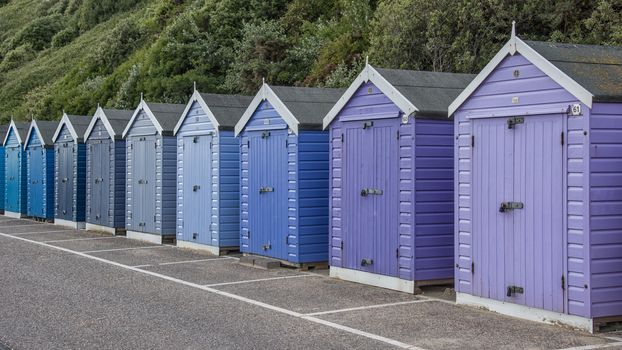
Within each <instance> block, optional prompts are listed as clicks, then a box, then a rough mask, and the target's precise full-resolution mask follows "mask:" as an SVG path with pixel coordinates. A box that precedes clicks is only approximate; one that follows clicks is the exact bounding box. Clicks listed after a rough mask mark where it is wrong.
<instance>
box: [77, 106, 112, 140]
mask: <svg viewBox="0 0 622 350" xmlns="http://www.w3.org/2000/svg"><path fill="white" fill-rule="evenodd" d="M97 120H101V121H102V123H104V127H105V128H106V131H108V135H109V136H110V139H112V142H114V141H115V133H114V129H113V128H112V125H110V121H109V120H108V117H106V113H105V112H104V110H103V109H102V108H101V107H99V106H97V110H96V111H95V114H94V115H93V118H91V122H90V123H89V127H88V128H87V129H86V132H85V133H84V141H86V140H88V138H89V136H91V133H92V132H93V129H94V128H95V124H97Z"/></svg>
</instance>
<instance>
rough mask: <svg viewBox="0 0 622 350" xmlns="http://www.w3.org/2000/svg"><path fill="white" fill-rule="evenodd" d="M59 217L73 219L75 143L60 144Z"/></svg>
mask: <svg viewBox="0 0 622 350" xmlns="http://www.w3.org/2000/svg"><path fill="white" fill-rule="evenodd" d="M57 147H58V184H57V185H58V188H57V192H58V204H57V206H58V216H57V217H58V218H59V219H62V220H69V221H72V220H73V155H74V147H73V143H70V142H63V143H59V144H58V146H57Z"/></svg>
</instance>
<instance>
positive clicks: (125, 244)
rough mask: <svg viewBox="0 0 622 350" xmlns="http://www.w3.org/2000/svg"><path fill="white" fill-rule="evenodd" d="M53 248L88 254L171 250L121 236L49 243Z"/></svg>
mask: <svg viewBox="0 0 622 350" xmlns="http://www.w3.org/2000/svg"><path fill="white" fill-rule="evenodd" d="M50 244H52V245H55V246H59V247H63V248H67V249H71V250H75V251H78V252H87V251H88V252H90V251H98V250H109V249H124V248H137V247H154V246H158V247H162V248H160V249H172V247H167V246H160V245H159V244H153V243H148V242H142V241H136V240H132V239H127V238H125V237H122V236H116V237H112V236H111V237H110V239H106V240H96V241H67V242H56V243H50Z"/></svg>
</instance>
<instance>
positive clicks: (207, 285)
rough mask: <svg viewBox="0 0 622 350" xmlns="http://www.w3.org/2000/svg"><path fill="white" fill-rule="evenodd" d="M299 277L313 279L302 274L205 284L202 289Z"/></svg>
mask: <svg viewBox="0 0 622 350" xmlns="http://www.w3.org/2000/svg"><path fill="white" fill-rule="evenodd" d="M300 277H313V276H311V275H309V274H304V275H294V276H281V277H269V278H259V279H256V280H243V281H235V282H223V283H214V284H206V285H204V287H219V286H229V285H232V284H244V283H254V282H263V281H274V280H284V279H288V278H300Z"/></svg>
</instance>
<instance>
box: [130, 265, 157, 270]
mask: <svg viewBox="0 0 622 350" xmlns="http://www.w3.org/2000/svg"><path fill="white" fill-rule="evenodd" d="M149 266H153V265H134V266H132V267H135V268H137V269H141V268H143V267H149Z"/></svg>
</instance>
